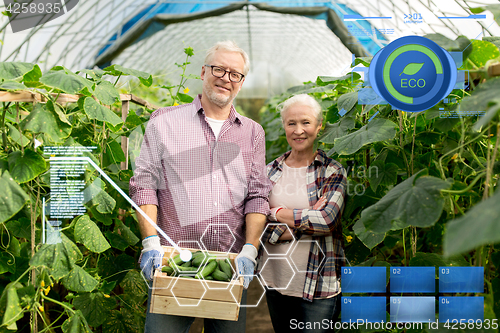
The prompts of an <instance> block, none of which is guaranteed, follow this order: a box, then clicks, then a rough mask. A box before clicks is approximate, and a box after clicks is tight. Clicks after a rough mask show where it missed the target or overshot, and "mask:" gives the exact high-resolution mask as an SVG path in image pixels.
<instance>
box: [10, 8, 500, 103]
mask: <svg viewBox="0 0 500 333" xmlns="http://www.w3.org/2000/svg"><path fill="white" fill-rule="evenodd" d="M76 3H78V4H76ZM488 4H498V1H497V0H478V1H467V0H440V1H439V2H438V1H436V0H337V1H306V0H304V1H282V0H274V1H266V2H259V1H253V0H249V1H213V0H205V1H203V0H199V1H189V0H187V1H147V0H146V1H144V0H141V1H137V0H99V1H97V0H85V1H79V2H78V1H76V0H66V14H64V15H61V16H59V17H57V18H55V19H53V20H51V21H48V22H46V23H45V24H43V25H40V26H36V27H34V28H31V29H27V30H23V31H20V32H15V33H14V32H13V31H12V28H11V26H10V25H9V24H8V23H9V22H8V18H7V17H6V16H3V17H2V21H1V22H0V24H1V25H2V28H3V29H2V33H1V35H0V39H1V40H2V41H3V44H2V45H0V60H1V61H26V62H37V63H38V64H39V65H40V66H41V68H42V70H45V71H46V70H48V69H50V68H51V67H52V66H54V65H63V66H66V67H67V68H69V69H71V70H78V69H82V68H92V67H94V66H100V67H104V66H106V65H109V64H112V63H117V64H121V65H123V66H125V67H131V68H134V69H139V70H143V71H146V72H150V73H155V74H158V75H167V76H169V77H177V74H175V75H173V76H172V74H174V72H176V71H177V70H178V68H177V67H176V66H175V63H176V62H177V63H182V62H183V61H184V57H185V56H184V54H183V49H184V48H185V47H187V46H191V47H193V49H194V51H195V57H193V58H192V61H191V62H192V64H191V65H190V66H189V67H188V71H189V72H190V73H193V74H199V72H200V70H201V66H202V65H203V58H204V53H205V50H206V49H207V48H209V47H210V46H211V45H212V44H213V43H215V42H216V41H219V40H224V39H232V40H235V41H236V42H237V43H238V44H239V45H240V46H241V47H242V48H244V49H245V50H246V51H247V52H248V53H249V55H250V58H251V63H252V69H251V71H250V73H249V75H248V77H247V80H246V81H245V85H244V86H243V89H242V91H241V93H240V94H241V95H240V96H243V97H245V96H246V97H264V98H265V97H269V96H273V95H274V94H277V93H280V92H282V91H283V90H285V89H287V88H288V87H290V86H292V85H295V84H298V83H300V82H303V81H308V80H314V79H315V78H316V77H317V76H318V75H333V76H338V75H341V74H344V73H345V72H346V71H347V70H348V69H349V66H350V63H351V59H352V54H354V55H356V56H367V55H373V54H375V53H376V52H377V51H378V50H379V49H380V48H382V47H384V46H385V45H387V44H388V43H389V42H390V41H392V40H394V39H397V38H399V37H402V36H405V35H425V34H430V33H440V34H443V35H445V36H447V37H449V38H452V39H455V38H456V37H457V36H459V35H465V36H466V37H468V38H469V39H474V38H481V37H482V36H500V27H499V26H498V24H497V23H496V22H495V21H494V19H493V15H492V14H491V13H490V12H488V11H487V12H484V13H482V16H479V17H478V16H473V17H470V16H469V15H471V14H472V12H471V11H470V8H475V7H480V6H484V5H488ZM71 7H72V8H71ZM4 9H5V8H3V9H2V10H4ZM197 84H198V85H197ZM200 87H201V84H199V82H193V83H192V89H195V90H194V91H196V89H200Z"/></svg>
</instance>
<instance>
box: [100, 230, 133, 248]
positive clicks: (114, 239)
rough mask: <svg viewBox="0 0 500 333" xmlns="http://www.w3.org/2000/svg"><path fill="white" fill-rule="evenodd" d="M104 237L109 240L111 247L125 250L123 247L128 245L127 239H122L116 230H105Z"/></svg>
mask: <svg viewBox="0 0 500 333" xmlns="http://www.w3.org/2000/svg"><path fill="white" fill-rule="evenodd" d="M104 235H105V236H106V238H107V239H108V240H109V244H111V246H112V247H114V248H115V249H118V250H120V251H125V249H126V248H127V247H128V246H129V244H128V243H127V241H126V240H125V239H123V237H122V236H121V235H119V234H118V233H117V232H112V231H109V230H108V231H106V232H105V233H104Z"/></svg>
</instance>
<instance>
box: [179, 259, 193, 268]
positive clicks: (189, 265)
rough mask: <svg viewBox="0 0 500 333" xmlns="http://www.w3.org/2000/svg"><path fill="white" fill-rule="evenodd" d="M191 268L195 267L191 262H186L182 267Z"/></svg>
mask: <svg viewBox="0 0 500 333" xmlns="http://www.w3.org/2000/svg"><path fill="white" fill-rule="evenodd" d="M191 266H193V265H191V260H189V261H186V262H185V263H183V264H182V265H181V267H191Z"/></svg>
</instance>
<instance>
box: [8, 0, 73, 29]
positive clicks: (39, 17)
mask: <svg viewBox="0 0 500 333" xmlns="http://www.w3.org/2000/svg"><path fill="white" fill-rule="evenodd" d="M78 2H79V0H66V1H62V0H4V4H5V9H6V10H5V13H6V14H7V16H9V22H10V26H11V28H12V31H13V32H19V31H23V30H26V29H31V28H34V27H36V26H38V25H42V24H44V23H46V22H49V21H52V20H55V19H56V18H58V17H59V16H62V15H64V14H66V13H67V12H69V11H70V10H71V9H73V8H75V7H76V5H77V4H78Z"/></svg>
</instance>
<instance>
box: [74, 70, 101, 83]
mask: <svg viewBox="0 0 500 333" xmlns="http://www.w3.org/2000/svg"><path fill="white" fill-rule="evenodd" d="M80 73H83V74H87V75H88V76H90V77H91V78H93V79H94V80H100V79H101V78H102V76H103V75H104V71H103V70H102V69H82V70H81V71H78V72H76V74H80Z"/></svg>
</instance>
